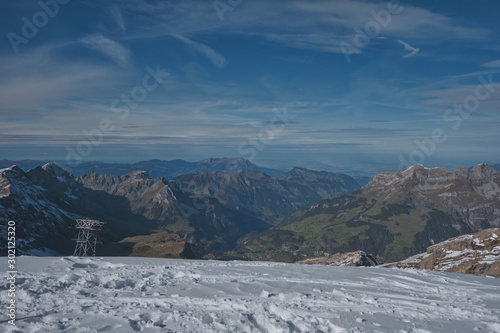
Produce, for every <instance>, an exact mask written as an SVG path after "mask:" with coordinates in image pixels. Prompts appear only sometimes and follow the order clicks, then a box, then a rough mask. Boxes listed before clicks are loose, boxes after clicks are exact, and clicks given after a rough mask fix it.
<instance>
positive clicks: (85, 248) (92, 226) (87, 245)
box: [73, 219, 104, 257]
mask: <svg viewBox="0 0 500 333" xmlns="http://www.w3.org/2000/svg"><path fill="white" fill-rule="evenodd" d="M103 225H104V222H101V221H98V220H86V219H85V220H84V219H81V220H76V225H75V228H76V229H79V231H78V236H77V237H76V238H75V239H73V240H74V241H76V247H75V253H73V255H74V256H78V257H87V254H88V255H89V256H90V255H91V256H92V257H95V248H96V245H97V243H100V242H99V241H98V240H97V231H99V230H101V229H102V226H103Z"/></svg>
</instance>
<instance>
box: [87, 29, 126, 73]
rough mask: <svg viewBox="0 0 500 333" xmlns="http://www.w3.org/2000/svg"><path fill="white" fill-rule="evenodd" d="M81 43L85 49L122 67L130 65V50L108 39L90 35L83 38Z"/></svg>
mask: <svg viewBox="0 0 500 333" xmlns="http://www.w3.org/2000/svg"><path fill="white" fill-rule="evenodd" d="M80 42H81V43H82V44H83V45H84V46H85V47H88V48H89V49H92V50H95V51H97V52H99V53H101V54H103V55H104V56H106V57H108V58H109V59H111V60H113V61H114V62H115V63H117V64H118V65H120V66H123V67H126V66H128V65H129V63H130V50H129V49H128V48H126V47H124V46H123V45H121V44H120V43H118V42H115V41H114V40H111V39H109V38H107V37H104V36H102V35H89V36H85V37H83V38H81V39H80Z"/></svg>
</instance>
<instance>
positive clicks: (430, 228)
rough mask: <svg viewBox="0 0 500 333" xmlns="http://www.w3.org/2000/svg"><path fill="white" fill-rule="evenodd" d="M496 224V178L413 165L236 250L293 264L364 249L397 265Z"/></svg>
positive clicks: (484, 168)
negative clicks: (399, 262) (409, 257)
mask: <svg viewBox="0 0 500 333" xmlns="http://www.w3.org/2000/svg"><path fill="white" fill-rule="evenodd" d="M499 226H500V173H499V172H497V171H495V170H494V169H493V168H491V167H490V166H488V165H486V164H480V165H478V166H476V167H474V168H472V169H471V170H469V169H463V168H458V169H456V170H454V171H447V170H446V169H445V168H433V169H429V168H425V167H423V166H421V165H414V166H412V167H409V168H407V169H404V170H400V171H397V172H394V173H387V172H381V173H380V174H378V175H377V176H376V177H375V178H374V179H373V180H372V181H371V182H370V183H369V184H368V185H367V186H365V187H363V188H362V189H361V190H360V191H357V192H354V193H352V194H349V195H346V196H343V197H340V198H334V199H328V200H323V201H320V202H317V203H315V204H312V205H311V206H309V207H308V208H306V209H303V210H301V211H300V212H297V213H293V214H292V215H290V216H289V217H287V218H286V219H285V220H284V221H283V222H282V223H281V224H280V225H278V226H277V227H276V228H273V229H271V230H269V231H266V232H264V233H263V234H260V235H249V236H248V237H247V238H245V239H244V240H242V241H241V242H240V244H239V245H240V246H239V251H241V252H243V253H245V254H246V255H247V256H248V257H249V258H254V259H259V258H269V254H270V253H274V255H271V258H270V259H276V260H285V261H296V260H301V259H304V258H305V257H311V256H317V255H318V254H320V253H322V252H327V253H335V252H351V251H356V250H359V249H363V250H365V251H367V252H369V253H373V254H374V255H376V256H378V258H380V260H381V261H396V260H402V259H404V258H406V257H408V256H410V255H414V254H417V253H419V252H422V251H425V249H426V248H427V247H428V246H430V245H432V244H435V243H438V242H440V241H443V240H446V239H449V238H451V237H455V236H459V235H461V234H467V233H472V232H474V231H478V230H482V229H486V228H491V227H499Z"/></svg>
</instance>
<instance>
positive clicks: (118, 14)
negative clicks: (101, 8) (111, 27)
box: [109, 4, 125, 31]
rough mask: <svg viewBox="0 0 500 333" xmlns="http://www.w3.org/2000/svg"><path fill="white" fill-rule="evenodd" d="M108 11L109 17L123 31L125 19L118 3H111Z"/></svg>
mask: <svg viewBox="0 0 500 333" xmlns="http://www.w3.org/2000/svg"><path fill="white" fill-rule="evenodd" d="M109 13H110V14H111V17H112V18H113V20H114V21H115V23H116V25H117V26H118V27H119V28H120V29H121V31H125V19H124V18H123V15H122V11H121V9H120V7H118V5H116V4H113V5H112V6H110V7H109Z"/></svg>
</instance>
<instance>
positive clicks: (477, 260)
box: [383, 228, 500, 277]
mask: <svg viewBox="0 0 500 333" xmlns="http://www.w3.org/2000/svg"><path fill="white" fill-rule="evenodd" d="M383 267H386V268H392V267H398V268H417V269H431V270H436V271H442V272H452V273H468V274H476V275H489V276H494V277H500V229H499V228H492V229H486V230H483V231H481V232H479V233H476V234H469V235H462V236H459V237H455V238H452V239H449V240H446V241H444V242H441V243H439V244H436V245H433V246H430V247H428V248H427V252H426V253H422V254H418V255H415V256H412V257H410V258H407V259H405V260H403V261H400V262H397V263H391V264H385V265H383Z"/></svg>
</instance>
